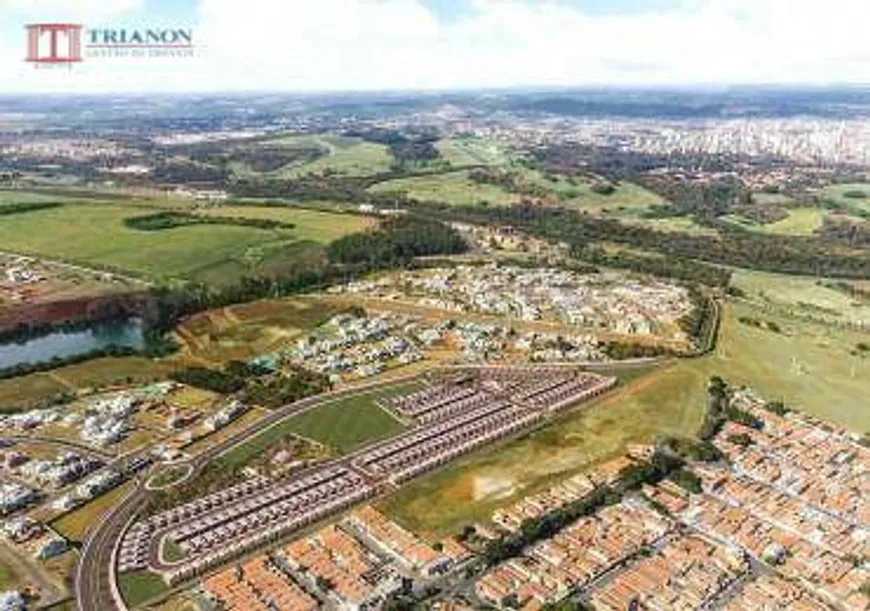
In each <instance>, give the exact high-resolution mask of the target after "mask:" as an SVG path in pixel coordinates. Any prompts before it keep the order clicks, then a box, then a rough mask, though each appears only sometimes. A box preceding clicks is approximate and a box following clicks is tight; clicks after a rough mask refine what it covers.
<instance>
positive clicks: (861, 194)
mask: <svg viewBox="0 0 870 611" xmlns="http://www.w3.org/2000/svg"><path fill="white" fill-rule="evenodd" d="M843 197H848V198H849V199H867V192H866V191H861V190H860V189H852V190H849V191H845V192H844V193H843Z"/></svg>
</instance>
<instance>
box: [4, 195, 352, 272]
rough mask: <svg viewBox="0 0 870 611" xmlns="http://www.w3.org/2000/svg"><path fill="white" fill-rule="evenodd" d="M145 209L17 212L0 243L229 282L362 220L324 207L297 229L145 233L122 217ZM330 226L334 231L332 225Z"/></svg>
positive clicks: (298, 255)
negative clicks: (323, 210) (130, 225)
mask: <svg viewBox="0 0 870 611" xmlns="http://www.w3.org/2000/svg"><path fill="white" fill-rule="evenodd" d="M147 214H148V210H146V209H142V210H141V213H140V211H139V210H135V211H134V210H131V208H130V207H128V206H124V205H114V204H106V205H100V204H82V205H67V206H63V207H60V208H53V209H48V210H38V211H33V212H28V213H23V214H16V215H12V216H9V217H6V218H4V221H3V223H2V224H0V243H2V244H3V246H4V248H6V249H8V250H12V251H16V252H20V253H25V254H33V255H41V256H47V257H51V258H57V259H63V260H71V261H75V262H79V263H83V264H85V265H96V266H108V267H110V268H114V269H121V270H124V271H128V272H132V273H135V274H140V275H142V276H145V277H148V278H152V279H156V280H171V279H174V278H185V279H198V280H205V281H215V282H221V281H223V282H226V281H231V280H233V279H234V278H237V277H238V276H239V275H241V274H243V273H245V272H250V271H255V270H259V271H263V270H270V269H274V268H278V267H280V266H281V265H292V264H296V263H298V262H299V261H300V259H301V260H304V258H303V257H304V255H305V254H306V252H308V253H309V254H310V251H312V249H313V250H314V251H318V249H319V245H318V244H316V243H315V242H313V241H312V240H323V239H326V238H328V237H329V236H330V235H338V234H340V233H341V232H342V231H346V232H351V231H353V230H354V229H356V228H357V227H358V226H359V225H358V224H359V221H356V220H353V221H350V223H348V217H346V216H337V215H332V214H329V213H319V212H308V213H303V214H300V215H299V218H300V225H299V227H298V228H294V229H284V228H276V229H260V228H255V227H242V226H235V225H220V224H209V225H206V224H202V225H188V226H181V227H173V228H170V229H162V230H157V231H142V230H138V229H134V228H131V227H128V226H126V225H125V224H124V219H127V218H130V217H133V216H139V215H147ZM254 214H256V213H254ZM288 214H290V213H289V212H288ZM317 215H322V216H320V217H319V218H318V217H317ZM330 225H332V226H333V227H335V228H336V229H331V230H330V229H328V227H329V226H330ZM342 227H345V228H346V229H340V228H342ZM331 232H333V233H331Z"/></svg>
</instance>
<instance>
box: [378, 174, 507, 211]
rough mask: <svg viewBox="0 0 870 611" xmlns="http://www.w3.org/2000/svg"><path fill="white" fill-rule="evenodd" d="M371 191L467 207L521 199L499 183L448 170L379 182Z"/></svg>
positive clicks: (498, 204) (505, 204)
mask: <svg viewBox="0 0 870 611" xmlns="http://www.w3.org/2000/svg"><path fill="white" fill-rule="evenodd" d="M369 190H370V191H371V192H372V193H399V192H403V193H406V194H407V195H408V197H410V198H411V199H414V200H418V201H439V202H445V203H448V204H451V205H454V206H463V205H465V206H468V205H474V204H480V203H482V202H487V203H489V204H490V205H492V206H507V205H510V204H515V203H518V202H519V201H520V197H519V195H517V194H516V193H510V192H508V191H506V190H505V189H504V188H502V187H501V186H499V185H491V184H482V183H478V182H475V181H473V180H471V179H470V178H469V177H468V171H465V170H462V171H459V172H448V173H446V174H433V175H430V176H414V177H411V178H399V179H396V180H388V181H386V182H381V183H378V184H376V185H374V186H372V187H371V188H370V189H369Z"/></svg>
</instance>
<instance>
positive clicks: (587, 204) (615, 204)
mask: <svg viewBox="0 0 870 611" xmlns="http://www.w3.org/2000/svg"><path fill="white" fill-rule="evenodd" d="M581 188H582V192H581V194H580V195H579V196H577V197H574V198H571V199H569V200H567V201H565V202H563V204H562V205H564V206H567V207H570V208H574V209H577V210H583V211H586V212H589V213H590V214H604V215H608V216H629V217H631V216H637V215H638V214H639V213H641V212H644V211H645V210H648V209H649V208H650V207H652V206H664V205H666V204H667V203H668V202H667V200H665V199H664V198H662V197H660V196H658V195H656V194H655V193H653V192H652V191H650V190H648V189H645V188H643V187H641V186H640V185H636V184H634V183H631V182H621V183H620V184H619V185H617V187H616V191H615V192H613V193H611V194H610V195H602V194H600V193H595V192H594V191H593V190H592V189H591V188H590V186H589V185H585V186H584V185H581Z"/></svg>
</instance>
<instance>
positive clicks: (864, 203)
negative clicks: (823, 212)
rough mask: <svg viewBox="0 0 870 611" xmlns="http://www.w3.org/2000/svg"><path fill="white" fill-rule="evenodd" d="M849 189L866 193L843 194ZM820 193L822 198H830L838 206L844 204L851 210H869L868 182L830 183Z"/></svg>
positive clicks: (869, 185) (869, 192)
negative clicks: (862, 194)
mask: <svg viewBox="0 0 870 611" xmlns="http://www.w3.org/2000/svg"><path fill="white" fill-rule="evenodd" d="M849 191H861V192H863V193H865V194H866V197H864V198H855V197H846V196H845V195H844V194H845V193H848V192H849ZM820 195H821V197H822V199H825V200H830V201H831V202H833V203H835V204H837V205H839V206H844V207H846V208H849V209H851V210H859V211H862V212H870V183H866V182H859V183H848V184H842V185H830V186H828V187H825V188H824V189H822V191H821V193H820Z"/></svg>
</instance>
